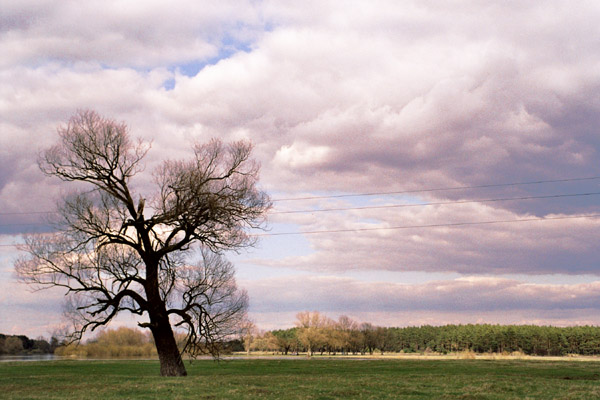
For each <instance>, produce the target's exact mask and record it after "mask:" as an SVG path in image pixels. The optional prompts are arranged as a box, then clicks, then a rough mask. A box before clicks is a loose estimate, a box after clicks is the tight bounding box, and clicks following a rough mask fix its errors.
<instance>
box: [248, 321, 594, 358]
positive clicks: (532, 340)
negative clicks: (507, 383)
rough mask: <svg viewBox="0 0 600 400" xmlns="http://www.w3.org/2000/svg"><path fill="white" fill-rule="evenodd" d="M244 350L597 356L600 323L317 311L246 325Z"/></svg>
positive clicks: (311, 352) (285, 352)
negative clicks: (422, 322)
mask: <svg viewBox="0 0 600 400" xmlns="http://www.w3.org/2000/svg"><path fill="white" fill-rule="evenodd" d="M244 345H245V348H246V350H248V351H250V350H256V351H272V352H281V353H282V354H289V353H297V352H306V353H308V354H314V353H315V352H317V353H321V354H325V353H327V354H366V353H370V354H373V353H374V352H380V353H386V352H405V353H415V352H421V353H423V352H436V353H441V354H447V353H451V352H465V351H471V352H475V353H505V354H506V353H512V352H521V353H524V354H527V355H538V356H549V355H550V356H562V355H567V354H580V355H599V354H600V327H596V326H574V327H565V328H559V327H553V326H537V325H489V324H477V325H473V324H468V325H445V326H421V327H407V328H388V327H378V326H373V325H372V324H370V323H358V322H356V321H353V320H352V319H350V318H348V317H347V316H341V317H340V318H339V319H338V320H337V321H334V320H332V319H330V318H327V317H326V316H324V315H322V314H320V313H318V312H312V313H311V312H302V313H299V314H298V316H297V323H296V327H294V328H290V329H284V330H274V331H268V332H265V333H262V334H259V333H257V331H256V330H247V334H246V337H245V338H244Z"/></svg>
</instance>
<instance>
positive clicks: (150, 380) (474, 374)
mask: <svg viewBox="0 0 600 400" xmlns="http://www.w3.org/2000/svg"><path fill="white" fill-rule="evenodd" d="M187 367H188V373H189V376H188V377H185V378H161V377H159V376H158V368H159V366H158V362H157V361H75V360H74V361H52V362H20V363H1V364H0V399H67V398H68V399H101V400H109V399H154V398H160V399H188V398H194V399H247V398H266V399H345V398H360V399H386V398H387V399H397V398H400V399H586V400H589V399H600V362H572V361H524V360H506V361H501V360H324V359H320V360H319V359H313V360H306V359H299V360H274V359H273V360H232V361H221V362H220V363H216V362H213V361H209V360H200V361H196V362H194V363H193V364H192V365H189V364H188V365H187Z"/></svg>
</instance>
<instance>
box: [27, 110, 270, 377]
mask: <svg viewBox="0 0 600 400" xmlns="http://www.w3.org/2000/svg"><path fill="white" fill-rule="evenodd" d="M58 132H59V136H60V141H59V143H58V144H57V145H55V146H53V147H51V148H49V149H48V150H46V151H45V152H44V153H42V154H41V156H40V160H39V165H40V168H41V170H42V171H43V172H44V173H45V174H47V175H49V176H54V177H58V178H60V179H62V180H63V181H68V182H80V183H86V184H87V187H82V186H81V185H79V186H77V187H78V188H79V191H78V192H77V193H74V194H71V195H68V196H66V197H65V198H64V199H63V200H62V203H61V204H60V205H59V218H58V221H57V231H56V232H55V233H52V234H35V235H29V236H26V238H25V244H24V245H23V246H22V250H24V251H25V252H26V253H27V254H28V255H27V256H25V257H22V258H21V259H19V260H18V261H17V262H16V264H15V269H16V272H17V275H18V276H19V277H20V278H21V279H22V280H23V281H25V282H29V283H32V284H36V285H37V286H38V287H40V288H44V287H63V288H65V289H66V291H67V294H68V298H69V299H70V305H71V306H70V311H71V313H70V315H71V316H72V317H73V321H74V322H75V324H74V332H73V338H74V340H77V339H80V338H81V336H82V335H83V333H84V332H85V331H86V330H88V329H90V330H94V329H95V328H98V327H100V326H104V325H106V324H108V323H109V322H110V321H111V320H112V319H113V318H114V317H115V316H116V315H117V314H118V313H120V312H122V311H128V312H130V313H133V314H137V315H140V316H145V318H147V319H148V320H146V321H145V322H140V323H139V325H140V326H141V327H144V328H148V329H150V331H151V332H152V335H153V338H154V341H155V344H156V349H157V352H158V355H159V359H160V372H161V375H164V376H182V375H186V374H187V373H186V369H185V366H184V364H183V361H182V357H181V355H182V353H181V352H180V349H179V348H178V346H177V343H176V340H175V336H174V333H173V327H174V326H179V327H183V328H185V329H186V332H187V336H186V342H185V344H184V349H183V350H182V351H185V352H187V353H189V354H191V355H192V356H195V355H197V354H200V353H210V354H213V355H215V356H216V355H218V351H219V345H220V343H221V342H222V340H223V339H224V338H226V337H228V336H229V335H231V334H233V333H234V332H235V330H236V329H237V327H238V324H239V322H240V321H242V320H243V319H244V317H245V313H246V309H247V295H246V293H245V292H244V291H242V290H239V289H238V288H237V286H236V282H235V278H234V268H233V265H232V264H231V263H230V262H228V261H227V260H225V259H224V258H223V256H222V251H224V250H229V249H239V248H242V247H245V246H250V245H252V244H253V243H254V238H253V237H252V236H250V235H249V234H248V232H247V229H248V228H259V227H262V226H263V224H264V222H265V215H266V212H267V210H268V209H269V208H270V206H271V202H270V200H269V197H268V196H267V194H266V193H264V192H263V191H261V190H259V189H258V188H257V181H258V171H259V166H258V164H257V163H256V162H254V161H253V160H251V158H250V154H251V150H252V146H251V144H250V143H248V142H246V141H239V142H233V143H230V144H223V143H222V142H221V141H220V140H216V139H213V140H211V141H210V142H208V143H205V144H197V145H195V146H194V147H193V150H194V157H193V158H192V159H190V160H187V161H181V160H179V161H164V162H163V163H162V164H161V165H160V167H159V168H158V169H157V170H156V171H155V173H154V183H155V185H156V186H155V187H156V191H155V194H154V196H153V197H149V198H147V199H145V198H143V197H142V196H141V195H140V194H136V193H134V189H133V184H132V178H134V177H135V176H136V174H138V173H139V172H141V171H142V169H143V165H142V163H141V161H142V159H143V158H144V156H145V155H146V153H147V152H148V150H149V148H150V146H149V144H148V143H145V142H143V141H141V140H137V141H135V140H132V139H131V138H130V136H129V133H128V128H127V126H126V125H125V124H124V123H117V122H115V121H113V120H110V119H107V118H104V117H101V116H100V115H98V114H97V113H96V112H94V111H79V112H78V113H77V114H76V115H75V116H73V117H72V118H71V119H70V121H69V123H68V124H67V125H66V126H63V127H60V128H59V130H58ZM146 200H147V201H146Z"/></svg>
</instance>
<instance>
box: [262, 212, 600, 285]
mask: <svg viewBox="0 0 600 400" xmlns="http://www.w3.org/2000/svg"><path fill="white" fill-rule="evenodd" d="M398 204H400V205H402V204H404V205H407V204H408V205H409V206H408V207H389V208H385V206H386V205H387V206H393V205H398ZM338 205H339V204H338ZM368 205H369V204H367V205H363V207H364V206H368ZM370 205H373V206H375V207H382V206H383V208H374V209H355V210H349V211H338V212H313V213H310V212H305V213H301V214H279V215H278V214H275V215H274V217H275V218H274V221H275V222H278V221H285V222H287V223H289V222H295V223H297V224H298V225H300V226H301V227H302V228H301V231H305V232H308V233H307V234H306V238H307V240H308V241H309V242H310V246H311V248H312V250H313V252H312V253H310V254H305V255H302V256H291V257H284V258H281V259H275V258H273V257H270V258H269V259H255V260H253V261H254V262H256V263H260V264H263V265H269V266H272V267H291V268H300V269H305V270H309V271H310V270H312V271H321V270H328V271H332V272H333V271H345V270H367V271H378V270H392V271H429V272H436V271H437V272H458V273H464V274H484V275H485V274H515V273H525V274H534V275H535V274H556V273H563V274H598V273H599V272H600V271H598V268H597V263H596V262H595V260H597V259H598V256H600V254H599V253H598V250H597V246H596V245H595V243H596V242H597V239H598V234H597V232H598V226H599V224H600V220H599V219H598V218H571V216H569V215H561V214H557V215H556V214H555V215H548V216H547V218H548V219H546V220H543V221H535V220H529V221H524V222H517V221H519V220H523V219H532V218H533V219H535V218H536V217H534V216H531V215H520V214H517V213H514V212H511V211H508V210H502V209H499V208H496V207H495V205H494V203H491V205H490V204H485V203H477V202H474V203H453V204H452V203H450V204H445V205H430V206H421V205H419V204H415V203H413V204H412V205H411V204H410V202H406V201H401V200H399V201H396V202H393V203H392V202H388V203H379V204H373V203H370ZM345 206H346V207H348V206H350V207H351V206H352V205H350V204H347V203H346V204H345ZM342 207H343V206H342ZM299 208H300V209H302V207H299ZM311 208H312V207H307V208H306V209H308V210H310V209H311ZM319 208H327V207H326V206H325V207H323V205H321V207H317V209H319ZM502 221H505V222H502ZM344 230H347V231H346V232H344ZM340 231H342V232H340ZM311 232H317V233H311ZM289 239H290V241H292V242H293V240H294V236H290V237H289Z"/></svg>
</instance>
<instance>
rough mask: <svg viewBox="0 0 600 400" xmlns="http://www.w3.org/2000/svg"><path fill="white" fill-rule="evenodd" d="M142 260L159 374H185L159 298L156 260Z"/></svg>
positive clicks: (164, 308)
mask: <svg viewBox="0 0 600 400" xmlns="http://www.w3.org/2000/svg"><path fill="white" fill-rule="evenodd" d="M147 242H149V240H147ZM149 246H150V244H147V247H149ZM144 262H145V264H146V274H147V275H146V286H145V290H146V298H147V302H148V315H149V316H150V324H149V325H150V330H151V331H152V336H153V337H154V344H155V345H156V352H157V353H158V359H159V361H160V374H161V375H162V376H186V375H187V371H186V370H185V365H183V360H182V359H181V353H179V349H178V348H177V341H176V340H175V335H174V334H173V329H172V328H171V321H169V314H167V308H166V305H165V302H164V300H163V299H162V298H161V296H160V291H159V288H158V260H152V259H146V260H144Z"/></svg>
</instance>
